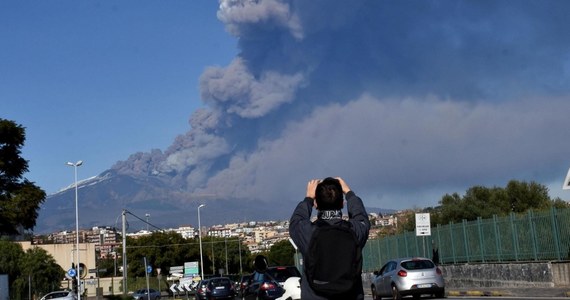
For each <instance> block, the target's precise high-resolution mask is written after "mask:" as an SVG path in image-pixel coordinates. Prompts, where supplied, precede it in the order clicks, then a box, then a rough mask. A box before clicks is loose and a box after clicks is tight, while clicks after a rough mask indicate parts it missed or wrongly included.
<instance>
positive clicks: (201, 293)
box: [194, 279, 209, 300]
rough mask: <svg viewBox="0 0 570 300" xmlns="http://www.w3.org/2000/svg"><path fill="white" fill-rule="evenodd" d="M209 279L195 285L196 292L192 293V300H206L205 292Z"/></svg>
mask: <svg viewBox="0 0 570 300" xmlns="http://www.w3.org/2000/svg"><path fill="white" fill-rule="evenodd" d="M208 282H209V279H204V280H200V281H199V282H198V285H196V292H195V293H194V299H196V300H206V290H207V289H208Z"/></svg>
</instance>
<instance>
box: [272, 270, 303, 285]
mask: <svg viewBox="0 0 570 300" xmlns="http://www.w3.org/2000/svg"><path fill="white" fill-rule="evenodd" d="M267 273H268V274H269V275H270V276H271V277H273V278H274V279H275V280H277V281H280V282H283V281H285V280H287V278H289V277H301V274H300V273H299V270H297V268H295V267H277V268H270V269H268V270H267Z"/></svg>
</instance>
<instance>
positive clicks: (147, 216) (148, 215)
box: [145, 214, 150, 231]
mask: <svg viewBox="0 0 570 300" xmlns="http://www.w3.org/2000/svg"><path fill="white" fill-rule="evenodd" d="M145 216H146V231H148V218H149V217H150V214H145Z"/></svg>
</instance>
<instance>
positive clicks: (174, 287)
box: [170, 283, 178, 294]
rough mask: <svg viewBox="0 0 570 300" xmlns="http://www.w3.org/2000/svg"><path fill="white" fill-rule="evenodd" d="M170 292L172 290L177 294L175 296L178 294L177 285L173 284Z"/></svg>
mask: <svg viewBox="0 0 570 300" xmlns="http://www.w3.org/2000/svg"><path fill="white" fill-rule="evenodd" d="M170 290H171V291H172V292H173V293H175V294H176V293H178V290H177V289H176V283H173V284H172V285H171V286H170Z"/></svg>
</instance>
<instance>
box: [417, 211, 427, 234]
mask: <svg viewBox="0 0 570 300" xmlns="http://www.w3.org/2000/svg"><path fill="white" fill-rule="evenodd" d="M425 235H431V226H430V220H429V213H426V214H416V236H425Z"/></svg>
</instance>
